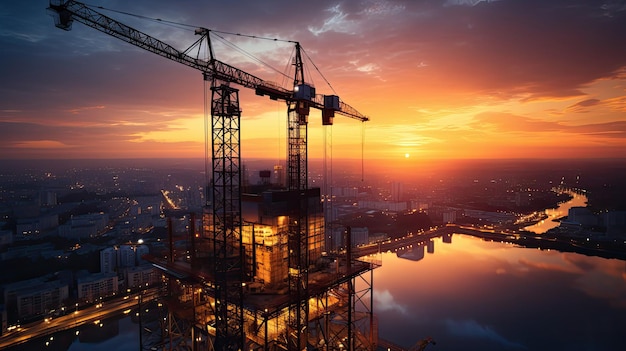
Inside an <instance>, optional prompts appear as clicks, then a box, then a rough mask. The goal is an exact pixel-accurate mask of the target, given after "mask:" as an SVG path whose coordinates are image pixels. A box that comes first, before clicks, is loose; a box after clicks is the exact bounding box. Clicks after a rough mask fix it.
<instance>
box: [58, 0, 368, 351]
mask: <svg viewBox="0 0 626 351" xmlns="http://www.w3.org/2000/svg"><path fill="white" fill-rule="evenodd" d="M48 10H49V12H50V13H51V14H52V15H53V17H54V19H55V25H56V26H57V27H58V28H61V29H64V30H68V31H69V30H70V29H71V28H72V23H73V22H74V21H77V22H80V23H82V24H84V25H87V26H89V27H91V28H94V29H96V30H98V31H101V32H103V33H105V34H108V35H111V36H113V37H115V38H117V39H120V40H122V41H125V42H127V43H129V44H132V45H134V46H137V47H139V48H142V49H144V50H146V51H149V52H152V53H154V54H157V55H159V56H162V57H165V58H167V59H170V60H172V61H175V62H178V63H181V64H183V65H186V66H189V67H191V68H194V69H196V70H199V71H200V72H201V73H202V75H203V79H204V80H205V81H206V82H210V83H211V95H212V96H211V106H210V111H211V112H210V113H211V133H212V134H211V145H210V148H211V154H212V158H211V160H212V161H211V163H212V184H211V188H212V192H213V193H212V197H211V198H212V199H213V200H212V201H213V203H212V208H213V223H214V233H213V236H214V237H213V239H214V259H215V271H214V272H213V273H214V282H212V284H210V286H212V287H214V288H213V290H212V293H213V294H214V297H215V315H216V318H215V329H216V338H215V344H214V347H215V349H216V350H242V349H244V342H245V339H244V338H245V336H244V327H243V306H242V304H243V288H242V285H243V284H242V283H243V280H244V272H243V245H242V242H241V237H242V236H241V231H242V229H241V228H242V219H241V167H240V161H241V156H240V151H239V150H240V127H239V126H240V119H241V109H240V107H239V91H238V89H236V88H234V87H231V86H230V85H231V83H232V84H236V85H239V86H242V87H244V88H249V89H254V90H255V92H256V94H257V95H260V96H268V97H269V98H270V99H272V100H280V101H285V102H286V104H287V111H288V123H287V127H288V152H287V153H288V155H287V188H288V190H289V191H291V192H292V193H293V194H294V196H293V198H294V200H293V203H292V204H293V206H292V208H293V209H294V210H293V213H292V214H290V215H289V235H288V246H289V259H288V265H289V267H288V268H289V279H288V280H289V298H290V305H289V306H290V307H289V321H288V324H289V325H288V328H287V329H288V330H287V336H286V341H287V348H288V349H289V350H302V349H303V348H304V346H305V345H306V340H307V328H306V324H307V322H308V275H307V270H308V266H309V262H308V254H307V250H308V245H307V244H308V243H307V240H308V225H307V202H308V199H307V195H306V190H307V189H308V175H307V174H308V155H307V153H308V147H307V126H308V115H309V112H310V109H311V108H314V109H318V110H321V112H322V124H323V125H332V124H333V118H334V116H335V115H336V114H338V115H341V116H345V117H349V118H352V119H356V120H358V121H361V122H365V121H368V120H369V118H368V117H366V116H365V115H363V114H361V113H360V112H358V111H357V110H355V109H354V108H352V107H351V106H349V105H347V104H346V103H344V102H343V101H341V100H340V99H339V97H338V96H336V95H320V94H316V92H315V88H314V87H313V85H311V84H309V83H307V82H306V80H305V76H304V69H303V61H302V57H301V46H300V44H299V43H298V42H295V47H296V51H295V62H294V66H295V74H294V80H293V86H292V87H289V88H284V87H281V86H279V85H276V84H274V83H271V82H268V81H265V80H263V79H261V78H259V77H257V76H255V75H252V74H250V73H248V72H245V71H243V70H241V69H238V68H236V67H234V66H231V65H229V64H227V63H225V62H222V61H220V60H218V59H216V58H215V57H214V55H213V49H212V47H211V41H210V36H209V34H210V30H209V29H206V28H198V29H196V31H195V34H196V35H199V38H198V39H197V40H196V41H195V42H194V43H193V44H192V45H191V46H190V47H189V48H187V49H185V50H179V49H176V48H174V47H173V46H172V45H170V44H167V43H165V42H163V41H161V40H159V39H157V38H154V37H152V36H150V35H148V34H146V33H144V32H141V31H139V30H137V29H134V28H132V27H130V26H128V25H126V24H124V23H122V22H119V21H117V20H115V19H113V18H110V17H108V16H106V15H104V14H102V13H100V12H98V11H96V10H94V9H92V8H90V7H89V6H87V5H86V4H84V3H81V2H78V1H72V0H50V5H49V7H48ZM203 45H206V48H207V49H208V52H209V58H208V59H204V58H200V48H201V47H202V46H203ZM194 50H197V55H195V56H193V55H192V54H191V53H192V52H193V51H194ZM205 108H207V107H206V106H205ZM205 112H206V111H205ZM206 143H207V145H205V147H206V148H207V150H208V149H209V145H208V143H209V142H208V140H206ZM207 153H208V152H207ZM207 198H209V197H208V196H207ZM207 205H208V204H207Z"/></svg>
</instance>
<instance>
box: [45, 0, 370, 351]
mask: <svg viewBox="0 0 626 351" xmlns="http://www.w3.org/2000/svg"><path fill="white" fill-rule="evenodd" d="M101 9H102V8H101V7H99V8H98V11H97V10H95V9H94V8H92V7H91V6H89V5H86V4H83V3H80V2H76V1H63V0H56V1H55V0H51V1H50V7H49V8H48V11H49V12H50V13H51V14H52V15H53V17H54V19H55V25H56V26H57V27H59V28H61V29H64V30H70V29H71V27H72V24H73V22H79V23H82V24H84V25H86V26H88V27H91V28H93V29H96V30H98V31H100V32H103V33H105V34H108V35H110V36H113V37H115V38H117V39H120V40H122V41H124V42H126V43H129V44H131V45H134V46H136V47H139V48H142V49H144V50H146V51H148V52H151V53H153V54H156V55H160V56H162V57H164V58H167V59H169V60H171V61H174V62H176V63H180V64H183V65H186V66H188V67H191V68H194V69H196V70H198V71H200V73H202V79H203V81H204V86H205V91H204V96H205V101H204V115H205V129H206V130H205V159H206V160H205V175H206V187H205V194H204V195H205V206H204V207H203V208H202V209H200V210H195V209H194V210H192V209H180V208H174V207H170V208H167V209H166V211H165V214H166V216H167V221H168V226H167V227H168V243H167V246H166V247H167V248H166V249H165V250H163V251H162V252H152V253H151V254H150V255H149V256H146V257H145V258H146V259H147V260H149V261H150V262H151V263H152V264H153V265H154V266H155V267H156V268H158V271H159V272H160V274H161V285H160V287H159V294H158V297H157V299H156V300H155V301H150V303H151V304H155V305H156V306H158V307H159V308H158V311H159V312H158V313H157V315H158V318H153V319H151V320H150V321H149V323H151V324H150V328H147V327H146V328H143V329H145V330H148V329H149V331H150V335H149V336H148V335H147V336H146V337H145V338H143V339H140V340H143V342H142V343H141V345H140V346H141V349H152V350H290V351H292V350H293V351H295V350H307V349H311V350H375V349H376V348H377V345H378V335H377V323H376V317H375V315H374V306H373V297H372V293H373V288H372V286H373V270H374V269H375V268H376V267H378V266H379V265H380V262H379V261H376V260H365V259H364V258H356V257H354V256H353V254H352V250H351V247H352V245H351V243H352V240H351V230H350V228H348V229H347V230H346V232H345V233H344V238H343V245H341V246H340V247H339V248H337V249H335V245H330V241H331V240H330V235H329V234H328V233H329V228H328V227H329V225H328V223H327V219H325V216H324V214H325V213H327V211H328V209H327V206H332V201H330V200H331V199H330V197H329V196H328V195H327V194H328V192H327V189H320V188H314V187H310V186H309V179H308V178H309V172H308V139H307V130H308V127H307V126H308V124H309V114H310V112H311V110H319V111H320V112H321V123H322V124H323V125H324V126H330V125H332V124H333V123H334V117H335V116H336V115H337V116H342V117H348V118H351V119H354V120H357V121H360V122H366V121H367V120H368V119H369V118H368V117H366V116H365V115H363V114H361V113H360V112H358V111H357V110H356V109H354V108H352V107H351V106H349V105H347V104H346V103H344V102H343V101H342V100H341V99H340V98H339V96H337V95H321V94H317V93H316V88H315V87H314V85H313V84H312V83H310V82H308V80H307V79H308V77H305V71H306V70H305V67H304V60H303V54H302V53H303V49H302V47H301V45H300V43H299V42H296V41H289V43H291V44H292V45H293V47H294V51H293V52H294V54H293V56H292V57H290V58H289V62H290V64H289V66H290V72H289V73H288V75H289V77H290V81H289V82H288V83H287V84H285V86H283V85H279V84H276V83H272V82H268V81H266V80H264V79H261V78H259V77H257V76H255V75H252V74H250V73H248V72H246V71H243V70H240V69H238V68H236V67H234V66H231V65H229V64H228V63H225V62H222V61H220V60H218V59H216V58H215V53H214V51H213V47H212V44H211V33H212V31H211V30H209V29H205V28H196V29H195V30H194V33H195V35H196V36H197V38H198V39H197V40H196V41H195V42H194V43H193V44H192V45H191V46H190V47H189V48H185V49H176V48H174V47H173V46H172V45H170V44H167V43H165V42H163V41H161V40H159V39H157V38H154V37H152V36H150V35H148V34H145V33H144V32H142V31H139V30H137V29H134V28H132V27H130V26H128V25H126V24H124V23H122V22H120V21H118V20H115V19H113V18H111V17H108V16H106V15H104V14H102V13H101V12H99V11H100V10H101ZM113 12H115V11H113ZM239 88H247V89H252V90H254V92H255V94H256V95H257V96H261V97H269V98H270V99H271V100H277V101H284V102H285V107H286V118H287V131H286V141H285V142H286V145H287V154H286V155H285V158H286V161H285V169H284V177H281V178H284V179H283V181H278V182H274V183H272V182H269V181H266V182H263V184H260V185H258V186H255V187H247V188H246V189H244V187H243V185H242V183H243V178H242V157H241V152H240V149H241V141H240V138H241V133H240V131H241V116H242V112H241V111H242V108H241V106H240V101H239ZM243 128H245V126H244V127H243ZM282 171H283V170H281V169H279V168H278V169H276V172H282ZM262 178H265V179H267V174H265V175H262ZM244 190H245V191H244ZM174 221H176V222H177V223H181V222H182V223H184V228H185V230H175V229H174V227H176V226H174V225H173V222H174ZM331 247H332V248H333V250H330V248H331ZM146 323H148V322H146ZM154 328H157V329H158V332H155V330H154ZM143 329H142V333H143ZM154 335H158V337H156V338H155V337H154Z"/></svg>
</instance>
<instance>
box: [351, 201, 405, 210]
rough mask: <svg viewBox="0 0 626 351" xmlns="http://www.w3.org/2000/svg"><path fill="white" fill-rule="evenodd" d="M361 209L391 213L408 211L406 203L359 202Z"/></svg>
mask: <svg viewBox="0 0 626 351" xmlns="http://www.w3.org/2000/svg"><path fill="white" fill-rule="evenodd" d="M358 204H359V208H360V209H372V210H380V211H389V212H403V211H406V210H407V203H406V202H391V201H359V202H358Z"/></svg>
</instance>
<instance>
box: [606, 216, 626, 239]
mask: <svg viewBox="0 0 626 351" xmlns="http://www.w3.org/2000/svg"><path fill="white" fill-rule="evenodd" d="M601 219H602V223H603V225H604V226H605V227H606V234H607V235H608V236H612V237H626V211H608V212H605V213H603V214H602V215H601Z"/></svg>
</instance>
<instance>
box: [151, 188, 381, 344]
mask: <svg viewBox="0 0 626 351" xmlns="http://www.w3.org/2000/svg"><path fill="white" fill-rule="evenodd" d="M296 195H299V194H294V193H293V192H290V191H287V190H280V189H269V188H268V189H265V190H262V191H261V192H258V193H253V194H243V197H242V208H244V211H243V212H242V213H243V216H242V219H243V222H242V223H243V225H242V231H241V239H242V240H241V242H242V246H241V251H243V259H242V260H241V261H242V262H243V265H242V266H241V269H240V270H235V269H230V270H229V272H228V275H229V277H227V279H228V278H230V281H231V282H233V283H239V284H238V286H229V287H228V291H230V292H231V296H229V298H230V300H229V302H228V303H229V304H231V306H227V307H226V310H227V314H226V317H225V318H230V319H232V320H237V318H236V317H238V316H236V317H235V318H231V317H230V315H231V314H232V313H239V314H240V317H241V326H237V327H234V328H230V330H239V329H241V331H242V333H241V337H242V340H241V342H242V344H243V347H244V348H245V349H247V350H258V349H263V350H277V349H283V350H287V349H295V346H294V345H293V340H301V343H302V345H299V346H298V349H304V348H312V349H322V350H373V349H375V348H376V345H377V326H376V319H375V316H374V314H373V306H372V303H373V302H372V296H371V294H372V285H371V284H372V273H373V271H372V270H373V269H374V268H375V267H376V266H377V262H374V261H369V262H368V261H364V260H358V259H353V258H350V256H351V254H350V250H349V246H346V247H347V248H348V249H346V250H345V252H342V253H328V252H326V251H324V246H325V245H324V236H325V234H324V219H323V215H322V212H323V211H322V206H321V202H320V192H319V189H310V190H309V191H308V193H307V202H308V204H309V212H308V214H309V215H308V217H309V218H308V222H307V227H308V232H309V233H310V234H309V237H308V239H307V245H308V252H307V254H308V262H309V264H308V265H307V267H306V276H307V284H306V286H307V288H308V289H307V296H306V299H305V301H304V302H305V303H306V314H307V323H303V325H301V326H300V330H299V338H296V337H295V335H293V334H292V335H289V333H294V332H298V331H294V330H293V329H292V328H290V327H291V325H290V314H293V309H294V306H293V305H294V301H293V298H292V295H291V294H290V292H289V290H290V289H289V274H290V272H289V218H288V217H289V214H290V212H292V210H291V209H292V208H293V206H290V205H291V204H292V201H294V199H297V198H299V196H296ZM188 218H189V219H188V220H189V224H190V225H189V230H188V232H187V233H178V235H176V233H172V232H170V234H171V235H170V243H171V245H170V246H169V247H168V250H166V252H163V255H162V256H161V257H157V256H153V257H151V260H152V262H153V263H154V264H155V265H156V266H157V267H159V268H160V269H161V270H162V271H163V272H164V274H163V279H164V280H163V287H162V293H161V296H162V299H161V302H162V303H163V305H164V307H165V308H166V309H165V310H166V311H167V313H166V315H163V316H162V317H160V319H161V323H160V327H161V329H162V333H161V335H162V338H161V339H160V340H159V342H153V343H151V344H150V345H146V346H149V347H156V348H157V349H164V350H179V349H191V350H212V349H216V346H219V344H218V345H216V344H215V343H216V339H215V336H216V333H217V330H216V326H217V320H216V319H217V318H220V317H221V316H220V314H219V310H218V308H217V306H216V304H218V303H220V302H219V301H220V297H219V294H220V292H219V291H217V289H218V286H216V284H215V281H216V280H217V278H216V277H215V274H214V272H215V271H216V270H217V268H216V265H219V263H218V262H216V259H217V257H216V255H214V254H213V253H214V252H215V250H216V248H217V247H218V246H219V243H217V244H216V242H215V240H214V236H215V235H214V233H213V231H214V230H215V227H214V225H213V223H212V215H211V212H210V211H208V212H206V213H205V215H204V217H203V220H202V221H200V220H196V216H195V215H191V216H189V217H188ZM200 225H202V227H200ZM170 228H171V226H170ZM345 238H346V241H347V242H348V241H349V238H350V233H349V230H348V232H346V237H345ZM235 251H237V252H239V250H235ZM222 259H223V258H222ZM231 260H232V261H237V260H239V258H237V257H232V258H231ZM226 261H228V259H227V260H226ZM230 266H231V267H236V266H237V263H236V262H233V263H230ZM292 273H293V272H292ZM239 276H241V277H242V279H241V280H240V281H238V279H239ZM232 291H237V292H236V293H232ZM216 296H217V297H216ZM233 296H234V297H237V298H240V303H239V304H237V303H236V302H237V301H233V299H232V298H233ZM295 304H297V306H300V304H299V302H298V301H295ZM296 308H297V307H296ZM232 337H239V336H238V335H232ZM144 340H148V338H144ZM152 340H154V339H152ZM233 343H235V344H236V342H233ZM290 343H292V346H291V347H290ZM231 344H232V343H231Z"/></svg>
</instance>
